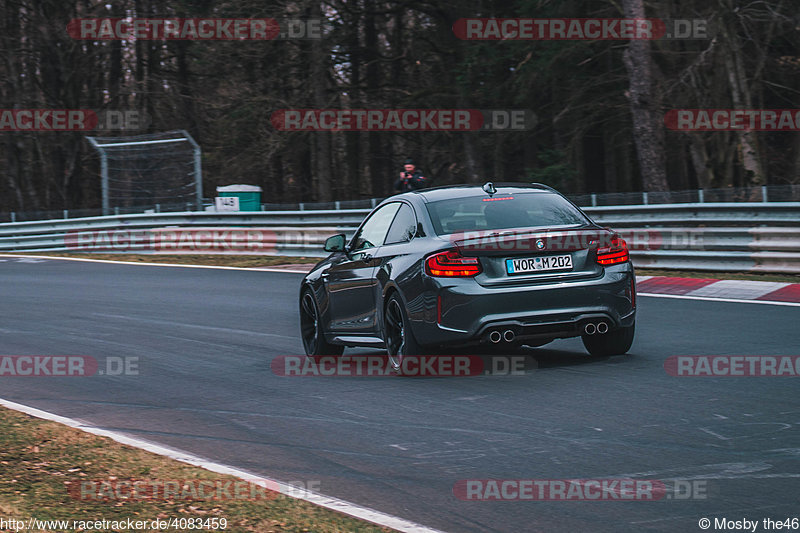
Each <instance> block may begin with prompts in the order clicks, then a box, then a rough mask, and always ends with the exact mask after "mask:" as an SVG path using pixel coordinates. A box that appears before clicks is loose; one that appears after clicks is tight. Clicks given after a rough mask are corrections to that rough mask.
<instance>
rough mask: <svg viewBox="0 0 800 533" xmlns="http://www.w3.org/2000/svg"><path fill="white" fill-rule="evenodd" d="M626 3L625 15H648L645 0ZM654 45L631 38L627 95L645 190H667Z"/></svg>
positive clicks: (626, 55)
mask: <svg viewBox="0 0 800 533" xmlns="http://www.w3.org/2000/svg"><path fill="white" fill-rule="evenodd" d="M622 5H623V9H624V12H625V18H629V19H643V18H645V13H644V2H643V0H623V2H622ZM650 48H651V47H650V41H648V40H645V39H638V40H636V39H634V40H631V41H630V43H629V44H628V47H627V49H626V50H625V52H624V53H623V55H622V59H623V62H624V63H625V70H627V72H628V78H629V88H628V92H627V96H628V101H629V103H630V108H631V115H632V116H633V134H634V141H635V143H636V151H637V155H638V160H639V167H640V169H641V173H642V187H643V189H644V190H645V191H666V190H668V189H669V186H668V184H667V171H666V165H665V162H666V158H665V155H664V121H663V110H662V107H661V95H660V90H659V89H658V88H657V87H656V84H655V78H656V65H655V63H654V62H653V58H652V56H651V49H650Z"/></svg>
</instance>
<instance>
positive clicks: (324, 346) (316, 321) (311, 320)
mask: <svg viewBox="0 0 800 533" xmlns="http://www.w3.org/2000/svg"><path fill="white" fill-rule="evenodd" d="M300 336H301V337H302V339H303V348H304V349H305V351H306V355H308V356H311V357H314V356H320V355H342V353H343V352H344V346H341V345H338V344H330V343H329V342H328V341H326V340H325V331H324V330H323V329H322V320H321V319H320V314H319V307H317V300H316V299H315V298H314V293H313V292H311V289H306V290H304V291H303V294H302V296H301V297H300Z"/></svg>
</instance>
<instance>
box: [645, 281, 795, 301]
mask: <svg viewBox="0 0 800 533" xmlns="http://www.w3.org/2000/svg"><path fill="white" fill-rule="evenodd" d="M636 294H638V295H641V296H656V297H663V298H685V299H691V300H721V301H726V302H747V303H763V304H773V305H790V306H800V283H780V282H774V281H750V280H738V279H703V278H673V277H668V276H636Z"/></svg>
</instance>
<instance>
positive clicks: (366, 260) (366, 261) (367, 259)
mask: <svg viewBox="0 0 800 533" xmlns="http://www.w3.org/2000/svg"><path fill="white" fill-rule="evenodd" d="M361 260H362V261H364V262H365V263H369V262H370V261H371V260H372V256H371V255H369V254H364V257H362V258H361Z"/></svg>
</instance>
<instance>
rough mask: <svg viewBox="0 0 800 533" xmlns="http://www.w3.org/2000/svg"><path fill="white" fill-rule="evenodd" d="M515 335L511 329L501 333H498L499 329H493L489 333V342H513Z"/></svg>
mask: <svg viewBox="0 0 800 533" xmlns="http://www.w3.org/2000/svg"><path fill="white" fill-rule="evenodd" d="M516 336H517V335H516V333H514V330H513V329H507V330H505V331H504V332H502V333H500V330H498V329H495V330H493V331H492V332H491V333H489V342H491V343H492V344H497V343H499V342H500V341H506V342H513V341H514V338H516Z"/></svg>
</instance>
